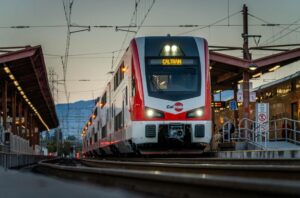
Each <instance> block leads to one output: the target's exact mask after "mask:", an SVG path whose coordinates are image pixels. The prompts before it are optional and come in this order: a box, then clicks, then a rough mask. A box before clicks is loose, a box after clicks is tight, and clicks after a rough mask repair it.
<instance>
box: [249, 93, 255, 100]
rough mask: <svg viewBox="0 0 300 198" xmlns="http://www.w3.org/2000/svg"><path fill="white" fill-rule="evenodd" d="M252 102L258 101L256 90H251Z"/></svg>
mask: <svg viewBox="0 0 300 198" xmlns="http://www.w3.org/2000/svg"><path fill="white" fill-rule="evenodd" d="M249 99H250V102H256V92H255V91H252V92H250V98H249Z"/></svg>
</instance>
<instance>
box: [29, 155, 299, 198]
mask: <svg viewBox="0 0 300 198" xmlns="http://www.w3.org/2000/svg"><path fill="white" fill-rule="evenodd" d="M62 164H64V163H63V161H60V162H59V161H50V162H49V161H44V162H40V163H39V165H38V166H37V167H36V168H35V169H36V171H37V172H41V173H44V174H50V175H56V176H60V177H64V178H68V179H72V180H74V179H75V180H81V181H89V182H94V183H99V184H101V185H109V186H116V187H122V188H126V189H129V190H134V191H138V192H144V193H147V194H150V195H155V196H163V197H199V196H206V197H230V198H231V197H241V196H242V197H254V196H255V197H282V196H288V197H299V196H300V192H299V188H300V182H299V181H300V180H299V178H300V177H299V175H300V174H299V173H300V166H298V165H284V166H281V165H244V166H243V165H230V164H223V165H222V164H195V163H194V164H183V163H182V164H179V163H158V162H120V161H119V162H117V161H97V160H82V161H73V162H72V163H70V161H69V162H67V163H65V164H68V165H62Z"/></svg>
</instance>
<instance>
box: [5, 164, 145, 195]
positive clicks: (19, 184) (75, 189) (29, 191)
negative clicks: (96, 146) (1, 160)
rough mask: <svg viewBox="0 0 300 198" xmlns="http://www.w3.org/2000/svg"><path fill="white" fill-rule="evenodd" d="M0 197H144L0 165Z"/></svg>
mask: <svg viewBox="0 0 300 198" xmlns="http://www.w3.org/2000/svg"><path fill="white" fill-rule="evenodd" d="M0 197H1V198H20V197H22V198H33V197H43V198H59V197H62V198H85V197H99V198H101V197H104V198H121V197H122V198H127V197H130V198H138V197H145V196H142V195H140V194H135V193H131V192H128V191H125V190H121V189H116V188H108V187H102V186H95V185H90V184H84V183H79V182H70V181H67V180H59V179H54V178H49V177H45V176H41V175H35V174H33V173H29V172H19V171H13V170H4V169H3V168H1V167H0Z"/></svg>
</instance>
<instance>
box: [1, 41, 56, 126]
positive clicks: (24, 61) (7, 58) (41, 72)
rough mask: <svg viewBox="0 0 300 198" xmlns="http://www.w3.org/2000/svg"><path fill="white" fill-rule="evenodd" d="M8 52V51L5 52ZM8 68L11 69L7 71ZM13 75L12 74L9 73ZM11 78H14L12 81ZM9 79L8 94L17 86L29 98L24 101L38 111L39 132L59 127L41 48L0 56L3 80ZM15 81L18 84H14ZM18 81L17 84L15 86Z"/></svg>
mask: <svg viewBox="0 0 300 198" xmlns="http://www.w3.org/2000/svg"><path fill="white" fill-rule="evenodd" d="M6 49H7V48H6ZM5 68H8V70H7V69H6V70H5ZM8 71H9V72H10V73H9V72H8ZM10 74H12V75H13V77H10ZM3 78H4V79H6V80H7V82H8V90H9V91H10V90H16V91H19V94H20V93H21V91H20V90H17V89H16V88H17V85H16V84H15V83H16V82H17V83H18V85H19V86H20V87H21V89H22V91H23V93H21V95H22V94H26V97H24V100H25V99H26V98H28V100H27V101H26V102H27V103H28V101H30V103H29V106H30V104H31V105H32V106H33V107H34V108H32V109H33V110H36V112H38V114H37V113H36V116H37V117H39V116H38V115H40V117H41V118H42V119H37V120H39V121H40V124H39V126H40V128H39V129H40V130H47V129H51V128H56V127H57V126H58V124H59V122H58V119H57V115H56V111H55V104H54V101H53V98H52V94H51V92H50V88H49V83H48V78H47V70H46V66H45V62H44V57H43V52H42V48H41V46H34V47H30V46H28V47H25V48H24V49H21V50H17V51H11V52H7V53H5V54H0V80H3ZM11 78H14V79H15V80H12V79H11ZM15 81H16V82H15Z"/></svg>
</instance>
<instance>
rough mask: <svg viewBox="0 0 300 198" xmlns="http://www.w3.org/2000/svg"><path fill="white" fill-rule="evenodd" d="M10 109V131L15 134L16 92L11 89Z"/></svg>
mask: <svg viewBox="0 0 300 198" xmlns="http://www.w3.org/2000/svg"><path fill="white" fill-rule="evenodd" d="M11 109H12V128H11V131H12V133H13V134H14V135H16V134H17V126H16V121H17V119H16V117H17V94H16V92H15V91H13V93H12V95H11Z"/></svg>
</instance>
